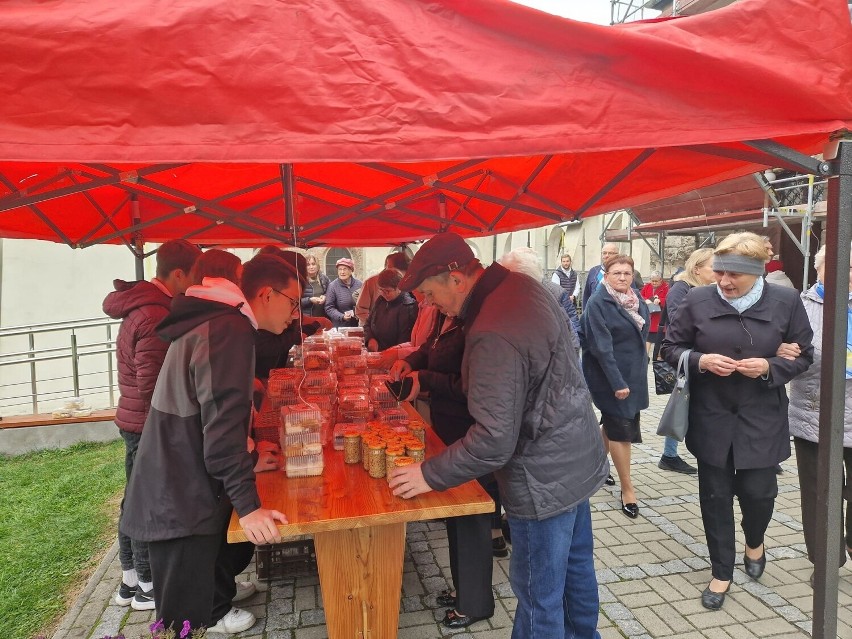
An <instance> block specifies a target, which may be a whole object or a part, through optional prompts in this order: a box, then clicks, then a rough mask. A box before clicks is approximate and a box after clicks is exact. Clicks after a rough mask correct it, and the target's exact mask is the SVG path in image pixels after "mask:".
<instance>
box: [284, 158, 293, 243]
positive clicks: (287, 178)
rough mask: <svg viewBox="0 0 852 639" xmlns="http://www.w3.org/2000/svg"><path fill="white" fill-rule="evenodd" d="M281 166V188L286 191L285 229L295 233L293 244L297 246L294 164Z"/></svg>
mask: <svg viewBox="0 0 852 639" xmlns="http://www.w3.org/2000/svg"><path fill="white" fill-rule="evenodd" d="M280 167H281V188H282V189H283V191H284V230H285V231H286V232H290V233H292V234H293V245H294V246H296V224H295V218H294V216H295V211H296V202H295V197H294V193H293V191H294V190H295V188H296V182H295V180H294V179H293V165H292V164H290V163H287V164H282V165H280Z"/></svg>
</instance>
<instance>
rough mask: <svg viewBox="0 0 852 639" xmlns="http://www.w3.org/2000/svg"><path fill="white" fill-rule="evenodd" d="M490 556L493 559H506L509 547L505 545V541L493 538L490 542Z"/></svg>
mask: <svg viewBox="0 0 852 639" xmlns="http://www.w3.org/2000/svg"><path fill="white" fill-rule="evenodd" d="M491 554H492V555H494V556H495V557H508V556H509V547H508V546H507V545H506V540H505V539H503V538H502V537H495V538H494V539H492V540H491Z"/></svg>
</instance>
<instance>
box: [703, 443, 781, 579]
mask: <svg viewBox="0 0 852 639" xmlns="http://www.w3.org/2000/svg"><path fill="white" fill-rule="evenodd" d="M777 495H778V477H777V476H776V474H775V466H774V465H773V466H770V467H769V468H749V469H739V470H737V469H735V468H734V456H733V452H731V453H730V454H729V455H728V461H727V463H726V465H725V467H724V468H720V467H718V466H711V465H710V464H706V463H703V462H701V460H699V461H698V497H699V499H700V501H701V519H702V521H703V522H704V535H705V536H706V537H707V549H708V550H709V551H710V564H711V566H712V570H713V577H715V578H716V579H719V580H722V581H729V580H731V579H732V578H733V576H734V563H735V561H736V552H737V551H736V540H735V531H734V496H736V497H737V500H738V501H739V504H740V511H741V512H742V517H743V520H742V528H743V533H745V540H746V545H747V546H748V547H749V548H759V547H760V546H761V544H763V538H764V536H765V534H766V529H767V528H768V527H769V521H770V520H771V519H772V511H773V510H774V508H775V497H776V496H777Z"/></svg>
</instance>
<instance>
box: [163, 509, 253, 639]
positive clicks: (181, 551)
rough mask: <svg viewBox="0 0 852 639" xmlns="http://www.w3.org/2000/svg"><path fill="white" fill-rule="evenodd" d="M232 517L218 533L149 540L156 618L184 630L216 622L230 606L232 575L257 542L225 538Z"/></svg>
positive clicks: (244, 563)
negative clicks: (185, 622)
mask: <svg viewBox="0 0 852 639" xmlns="http://www.w3.org/2000/svg"><path fill="white" fill-rule="evenodd" d="M227 524H228V519H225V521H224V522H223V526H222V530H221V531H220V532H218V533H216V534H215V535H192V536H189V537H179V538H177V539H167V540H165V541H152V542H150V543H149V545H148V546H149V554H150V558H151V572H152V574H153V577H154V600H155V601H156V602H157V615H156V618H157V619H162V620H163V625H164V626H165V627H166V628H168V627H169V625H170V624H174V626H173V627H174V628H175V630H176V631H178V632H179V631H180V628H182V627H183V622H184V621H185V620H186V621H189V623H190V625H191V626H192V627H193V628H201V627H202V626H204V627H210V626H212V625H214V624H216V623H217V622H218V621H219V620H220V619H221V618H222V617H224V616H225V614H226V613H227V612H228V611H229V610H230V609H231V599H233V598H234V595H235V594H236V592H237V586H236V583H235V582H234V577H236V576H237V575H238V574H240V573H241V572H242V571H243V570H244V569H245V567H246V566H247V565H248V563H249V562H250V561H251V554H252V553H253V552H254V545H253V544H229V543H228V542H227V536H226V532H227Z"/></svg>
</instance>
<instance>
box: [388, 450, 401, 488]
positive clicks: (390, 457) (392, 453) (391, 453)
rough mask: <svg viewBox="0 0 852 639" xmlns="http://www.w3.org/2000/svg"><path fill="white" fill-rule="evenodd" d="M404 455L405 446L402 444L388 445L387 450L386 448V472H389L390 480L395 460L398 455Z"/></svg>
mask: <svg viewBox="0 0 852 639" xmlns="http://www.w3.org/2000/svg"><path fill="white" fill-rule="evenodd" d="M404 455H405V448H403V447H401V446H388V447H387V450H385V473H386V474H387V478H388V481H390V470H391V468H394V462H395V461H396V459H397V457H402V456H404Z"/></svg>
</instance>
